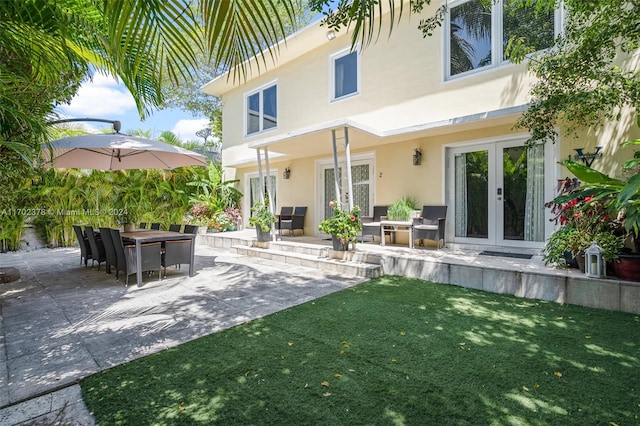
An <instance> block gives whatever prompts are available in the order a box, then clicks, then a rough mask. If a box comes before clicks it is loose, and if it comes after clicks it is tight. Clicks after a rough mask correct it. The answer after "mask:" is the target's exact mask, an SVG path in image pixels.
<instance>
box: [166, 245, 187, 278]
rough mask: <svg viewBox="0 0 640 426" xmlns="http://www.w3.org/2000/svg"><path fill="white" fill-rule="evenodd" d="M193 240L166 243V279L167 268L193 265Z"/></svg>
mask: <svg viewBox="0 0 640 426" xmlns="http://www.w3.org/2000/svg"><path fill="white" fill-rule="evenodd" d="M191 244H192V241H191V240H176V241H165V244H164V252H163V253H162V262H161V263H162V266H163V267H164V277H165V278H166V277H167V266H171V265H181V264H185V263H189V264H190V263H191Z"/></svg>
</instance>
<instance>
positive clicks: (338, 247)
mask: <svg viewBox="0 0 640 426" xmlns="http://www.w3.org/2000/svg"><path fill="white" fill-rule="evenodd" d="M331 241H332V242H333V249H334V250H335V251H347V250H349V243H348V242H345V243H343V242H342V241H340V240H339V239H338V237H336V236H335V235H332V236H331Z"/></svg>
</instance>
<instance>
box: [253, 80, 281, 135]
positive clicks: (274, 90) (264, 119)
mask: <svg viewBox="0 0 640 426" xmlns="http://www.w3.org/2000/svg"><path fill="white" fill-rule="evenodd" d="M245 105H246V120H247V122H246V126H247V131H246V134H247V135H252V134H254V133H259V132H263V131H265V130H269V129H272V128H274V127H276V126H277V125H278V86H277V85H276V84H273V85H270V86H266V87H264V88H261V89H260V90H258V91H257V92H254V93H250V94H249V95H247V97H246V100H245Z"/></svg>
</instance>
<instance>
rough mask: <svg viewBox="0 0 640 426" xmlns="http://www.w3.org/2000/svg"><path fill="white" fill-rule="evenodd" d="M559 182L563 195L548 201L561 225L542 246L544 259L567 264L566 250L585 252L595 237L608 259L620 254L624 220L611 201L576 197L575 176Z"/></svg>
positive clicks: (573, 252) (575, 253)
mask: <svg viewBox="0 0 640 426" xmlns="http://www.w3.org/2000/svg"><path fill="white" fill-rule="evenodd" d="M560 185H561V186H560V189H559V192H560V195H558V196H557V197H556V198H555V199H554V200H553V201H551V202H550V203H547V204H546V206H547V207H549V208H551V211H552V213H553V214H554V215H555V216H554V217H553V218H552V220H553V221H555V223H556V224H559V225H560V228H558V230H557V231H556V232H554V233H553V235H551V237H550V238H549V240H548V241H547V243H546V245H545V247H544V249H543V252H542V254H543V258H544V259H545V261H546V262H547V263H551V264H554V265H564V264H565V262H566V256H565V254H566V253H567V252H568V253H571V255H572V256H573V257H577V256H580V255H583V254H584V251H585V250H586V249H587V248H589V246H590V245H591V243H592V242H594V241H595V242H596V243H597V244H598V246H599V247H600V248H601V249H602V250H603V256H602V257H603V258H604V259H605V260H612V259H615V258H617V257H618V254H619V253H620V250H621V249H622V246H623V241H624V236H623V232H622V229H623V228H622V224H621V223H620V221H618V220H617V217H616V215H615V212H613V211H612V210H611V208H610V205H611V203H609V202H608V200H607V199H603V198H600V199H598V198H596V197H594V196H584V197H576V196H575V193H574V191H575V189H576V188H577V187H579V182H578V181H577V180H576V179H573V180H571V179H569V178H567V180H565V181H563V182H562V181H561V183H560Z"/></svg>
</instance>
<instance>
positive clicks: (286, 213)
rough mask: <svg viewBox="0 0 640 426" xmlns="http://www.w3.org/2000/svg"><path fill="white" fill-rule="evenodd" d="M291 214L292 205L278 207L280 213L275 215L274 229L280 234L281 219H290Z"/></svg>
mask: <svg viewBox="0 0 640 426" xmlns="http://www.w3.org/2000/svg"><path fill="white" fill-rule="evenodd" d="M292 214H293V207H289V206H283V207H280V214H277V215H276V223H275V225H276V229H277V230H278V232H280V235H282V221H283V220H284V221H287V220H291V215H292Z"/></svg>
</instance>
